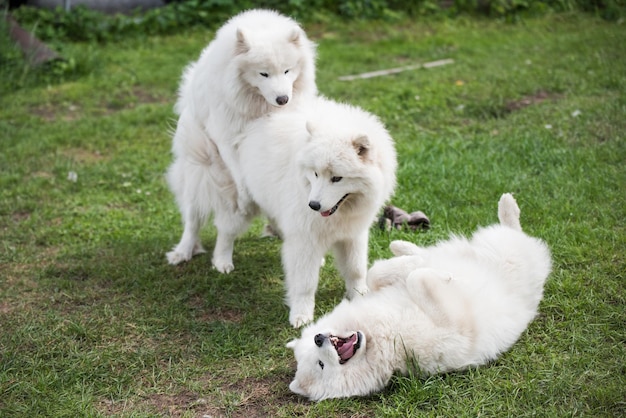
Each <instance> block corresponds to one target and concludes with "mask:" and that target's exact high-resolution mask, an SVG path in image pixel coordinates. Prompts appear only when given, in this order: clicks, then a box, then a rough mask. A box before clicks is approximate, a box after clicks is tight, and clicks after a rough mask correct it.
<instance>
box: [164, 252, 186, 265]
mask: <svg viewBox="0 0 626 418" xmlns="http://www.w3.org/2000/svg"><path fill="white" fill-rule="evenodd" d="M165 256H166V257H167V262H168V263H170V264H171V265H173V266H175V265H177V264H180V263H182V262H184V261H189V260H190V259H191V254H183V253H180V252H178V251H176V250H173V251H170V252H169V253H167V254H165Z"/></svg>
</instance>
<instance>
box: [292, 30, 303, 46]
mask: <svg viewBox="0 0 626 418" xmlns="http://www.w3.org/2000/svg"><path fill="white" fill-rule="evenodd" d="M301 32H302V31H301V30H300V28H298V27H295V28H293V29H292V30H291V33H290V34H289V42H291V43H292V44H294V45H296V46H300V33H301Z"/></svg>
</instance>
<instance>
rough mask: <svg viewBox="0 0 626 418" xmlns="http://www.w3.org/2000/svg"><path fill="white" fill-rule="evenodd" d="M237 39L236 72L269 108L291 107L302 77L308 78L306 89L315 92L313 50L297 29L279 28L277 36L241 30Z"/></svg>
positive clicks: (302, 32) (301, 32)
mask: <svg viewBox="0 0 626 418" xmlns="http://www.w3.org/2000/svg"><path fill="white" fill-rule="evenodd" d="M236 35H237V41H236V42H237V45H236V58H237V59H238V60H239V65H238V71H239V72H240V75H241V77H242V79H243V80H245V82H246V83H247V84H248V86H249V87H251V88H252V89H254V90H256V91H257V92H258V93H259V94H260V95H261V96H263V98H264V99H265V100H266V101H267V103H268V104H270V105H272V106H274V107H283V106H285V105H287V104H288V103H290V102H291V101H292V98H293V95H294V93H295V91H297V90H298V89H299V88H301V84H303V81H302V80H301V79H302V78H304V77H309V78H311V80H307V82H306V87H307V88H309V89H311V90H312V92H315V90H316V88H315V80H314V73H312V72H311V71H310V67H313V66H314V62H313V60H314V56H313V53H314V52H313V51H312V48H313V47H312V46H311V43H310V42H309V41H308V39H307V38H306V35H305V33H304V31H303V30H302V29H301V28H300V27H299V26H297V25H293V26H292V27H290V28H288V29H286V28H279V30H278V31H277V32H273V31H272V30H265V31H249V30H247V29H246V28H244V27H242V28H239V29H238V30H237V32H236ZM305 48H307V49H305Z"/></svg>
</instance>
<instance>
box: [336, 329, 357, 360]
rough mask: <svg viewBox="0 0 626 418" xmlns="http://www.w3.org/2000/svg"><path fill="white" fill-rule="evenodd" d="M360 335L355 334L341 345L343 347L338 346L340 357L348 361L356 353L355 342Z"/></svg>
mask: <svg viewBox="0 0 626 418" xmlns="http://www.w3.org/2000/svg"><path fill="white" fill-rule="evenodd" d="M357 340H358V337H357V335H356V334H353V335H352V336H351V337H350V338H349V339H348V340H346V342H345V343H343V344H342V345H341V347H337V353H338V354H339V358H341V359H342V360H343V361H347V360H349V359H350V358H352V356H353V355H354V344H355V343H356V342H357Z"/></svg>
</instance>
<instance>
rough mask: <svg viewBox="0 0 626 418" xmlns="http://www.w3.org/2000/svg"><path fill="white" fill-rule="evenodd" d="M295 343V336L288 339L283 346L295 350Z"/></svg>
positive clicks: (296, 341)
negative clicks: (292, 338)
mask: <svg viewBox="0 0 626 418" xmlns="http://www.w3.org/2000/svg"><path fill="white" fill-rule="evenodd" d="M297 344H298V339H297V338H296V339H294V340H291V341H289V342H288V343H287V344H286V345H285V347H287V348H291V349H292V350H295V349H296V345H297Z"/></svg>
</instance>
